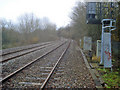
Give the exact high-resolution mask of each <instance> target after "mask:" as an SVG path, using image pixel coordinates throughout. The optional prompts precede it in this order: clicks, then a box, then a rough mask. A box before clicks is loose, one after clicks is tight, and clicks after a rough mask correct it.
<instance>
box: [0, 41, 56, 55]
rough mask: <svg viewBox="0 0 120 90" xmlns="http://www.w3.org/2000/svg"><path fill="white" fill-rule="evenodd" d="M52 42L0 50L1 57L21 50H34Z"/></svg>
mask: <svg viewBox="0 0 120 90" xmlns="http://www.w3.org/2000/svg"><path fill="white" fill-rule="evenodd" d="M52 42H53V41H51V42H44V43H39V44H31V45H26V46H21V47H15V48H8V49H3V50H2V55H4V54H8V53H11V52H16V51H19V50H23V49H29V48H34V47H37V46H41V45H45V44H48V43H52ZM54 42H55V41H54ZM0 55H1V54H0Z"/></svg>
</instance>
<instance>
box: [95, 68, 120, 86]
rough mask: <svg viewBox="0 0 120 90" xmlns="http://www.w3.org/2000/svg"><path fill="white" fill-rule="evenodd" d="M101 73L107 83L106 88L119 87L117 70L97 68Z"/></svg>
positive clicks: (119, 80) (119, 76) (119, 77)
mask: <svg viewBox="0 0 120 90" xmlns="http://www.w3.org/2000/svg"><path fill="white" fill-rule="evenodd" d="M97 70H98V71H99V72H100V73H101V75H102V78H103V80H104V81H105V83H106V84H107V88H114V87H115V88H118V87H120V75H119V72H117V71H112V72H111V71H110V70H108V69H101V68H98V69H97Z"/></svg>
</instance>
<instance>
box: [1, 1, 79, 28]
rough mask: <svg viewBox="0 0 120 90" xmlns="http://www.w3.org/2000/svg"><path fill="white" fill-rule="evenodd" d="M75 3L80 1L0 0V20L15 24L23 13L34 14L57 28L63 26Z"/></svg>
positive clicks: (66, 22) (68, 20) (67, 20)
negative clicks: (46, 19) (45, 18)
mask: <svg viewBox="0 0 120 90" xmlns="http://www.w3.org/2000/svg"><path fill="white" fill-rule="evenodd" d="M77 1H81V0H0V18H5V19H7V20H12V21H14V22H15V21H16V20H17V18H18V17H19V16H20V15H23V14H24V13H34V14H35V15H36V16H37V17H39V18H42V17H48V18H49V20H50V21H51V22H53V23H55V24H56V25H57V27H60V26H65V25H67V24H68V23H69V22H70V18H69V16H70V13H71V12H72V8H73V7H74V6H75V5H76V4H75V3H76V2H77Z"/></svg>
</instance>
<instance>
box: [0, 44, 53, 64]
mask: <svg viewBox="0 0 120 90" xmlns="http://www.w3.org/2000/svg"><path fill="white" fill-rule="evenodd" d="M54 43H55V42H54ZM50 45H52V42H51V43H50V42H47V43H43V44H37V45H34V46H31V47H30V46H29V47H26V48H23V49H18V50H15V51H11V52H8V53H3V54H2V60H1V61H0V63H5V62H7V61H9V60H12V59H14V58H17V57H20V56H23V55H26V54H29V53H32V52H35V51H37V50H40V49H43V48H46V47H48V46H50Z"/></svg>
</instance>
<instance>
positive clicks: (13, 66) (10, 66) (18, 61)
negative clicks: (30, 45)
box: [2, 41, 63, 78]
mask: <svg viewBox="0 0 120 90" xmlns="http://www.w3.org/2000/svg"><path fill="white" fill-rule="evenodd" d="M62 43H63V41H62V42H56V43H55V45H52V46H49V47H46V48H43V49H40V50H38V51H35V52H33V53H30V54H27V55H24V56H21V57H18V58H15V59H13V60H11V61H8V62H6V63H3V64H2V77H3V78H4V77H5V76H7V75H9V74H10V73H12V72H14V71H15V70H17V69H19V68H20V67H22V66H24V65H25V64H27V63H28V62H30V61H32V60H33V59H35V58H36V57H39V56H41V55H42V54H43V53H45V52H47V51H48V50H51V49H53V48H55V47H57V46H59V45H60V44H62Z"/></svg>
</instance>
